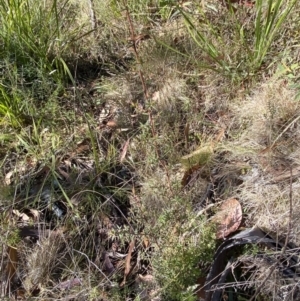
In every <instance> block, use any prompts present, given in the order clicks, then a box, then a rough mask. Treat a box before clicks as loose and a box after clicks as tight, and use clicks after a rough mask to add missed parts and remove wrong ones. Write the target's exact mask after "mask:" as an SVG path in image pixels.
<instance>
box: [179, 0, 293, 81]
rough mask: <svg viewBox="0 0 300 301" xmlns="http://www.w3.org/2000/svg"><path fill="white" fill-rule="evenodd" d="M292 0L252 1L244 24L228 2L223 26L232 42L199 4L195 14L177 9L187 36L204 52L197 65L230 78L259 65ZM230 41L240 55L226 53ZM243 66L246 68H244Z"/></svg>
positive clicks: (281, 28)
mask: <svg viewBox="0 0 300 301" xmlns="http://www.w3.org/2000/svg"><path fill="white" fill-rule="evenodd" d="M296 2H297V0H291V1H288V2H286V1H283V0H276V1H274V0H268V1H267V2H266V1H262V0H259V1H256V3H255V7H254V12H253V14H254V18H253V20H254V22H253V21H252V18H249V22H250V25H247V26H246V25H245V23H243V22H242V21H241V20H239V19H238V17H237V16H236V13H235V11H234V10H233V9H231V4H229V5H230V9H229V10H228V13H227V15H228V20H232V21H231V22H227V24H225V27H226V26H227V27H228V28H229V30H230V31H232V35H233V36H232V37H231V39H232V41H233V44H232V42H229V41H228V36H226V35H225V32H226V31H223V32H222V31H221V32H220V30H219V29H218V28H216V26H215V25H214V21H213V19H212V17H211V16H209V14H208V13H207V12H204V11H203V9H202V8H201V7H197V11H198V13H197V14H196V15H195V14H194V13H190V12H188V11H187V10H184V9H183V8H181V7H178V9H179V11H180V13H181V15H182V16H183V18H184V22H185V25H186V27H187V29H188V32H189V35H190V36H191V38H192V39H193V40H194V42H195V43H196V45H197V47H198V48H199V50H200V51H201V52H202V53H203V54H204V55H205V56H204V60H202V62H201V63H198V65H199V66H200V67H201V68H206V69H211V70H214V71H216V72H218V73H222V74H224V75H226V76H229V77H232V76H236V75H239V74H236V73H237V72H238V73H241V74H244V75H243V76H245V74H246V75H252V74H253V73H255V72H257V71H258V70H259V69H260V68H261V67H262V65H263V64H264V63H265V61H266V59H267V58H268V55H269V53H270V49H271V47H272V45H273V44H274V42H275V41H276V38H277V37H278V36H279V34H280V32H281V31H282V30H283V26H284V23H285V21H286V19H287V18H288V16H289V14H290V13H291V11H292V9H293V7H294V6H295V4H296ZM199 18H200V20H201V21H200V24H199V21H198V20H199ZM231 44H232V45H235V47H237V45H240V46H239V47H240V49H239V52H242V56H241V55H239V56H236V57H235V56H233V55H232V54H230V51H229V47H232V46H230V45H231ZM236 52H238V51H236ZM245 68H246V69H247V70H244V69H245Z"/></svg>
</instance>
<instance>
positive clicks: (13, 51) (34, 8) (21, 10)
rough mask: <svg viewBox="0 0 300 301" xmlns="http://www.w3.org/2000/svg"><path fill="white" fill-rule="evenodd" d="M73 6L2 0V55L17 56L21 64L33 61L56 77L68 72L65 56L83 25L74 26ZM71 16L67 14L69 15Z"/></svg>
mask: <svg viewBox="0 0 300 301" xmlns="http://www.w3.org/2000/svg"><path fill="white" fill-rule="evenodd" d="M72 10H74V7H73V6H72V4H71V3H70V1H68V0H64V1H63V2H58V1H57V0H54V1H51V2H50V1H43V2H39V4H37V3H36V2H35V1H32V0H12V1H7V0H1V1H0V23H1V26H0V29H1V30H0V41H1V43H2V44H3V45H4V50H5V51H4V52H2V53H1V57H2V58H7V57H11V58H14V60H15V61H16V63H17V65H18V66H22V65H24V64H31V65H34V66H36V67H37V68H38V69H42V70H44V71H45V72H48V73H51V74H53V76H54V77H56V78H57V79H62V78H63V77H65V75H69V73H70V72H69V70H68V67H67V65H66V63H65V59H64V57H65V56H66V54H67V53H68V51H70V46H71V45H72V44H73V43H74V42H76V41H77V40H78V39H80V38H81V37H82V36H84V35H86V34H88V33H89V32H87V33H84V34H82V33H81V31H82V28H81V27H76V26H73V27H72V23H73V19H71V18H70V17H71V15H72V14H73V16H75V10H74V12H72ZM67 16H68V17H67Z"/></svg>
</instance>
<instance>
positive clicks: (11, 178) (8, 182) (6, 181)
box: [4, 171, 14, 186]
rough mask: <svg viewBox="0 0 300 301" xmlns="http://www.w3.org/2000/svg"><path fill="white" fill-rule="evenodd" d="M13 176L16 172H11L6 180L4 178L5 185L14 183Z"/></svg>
mask: <svg viewBox="0 0 300 301" xmlns="http://www.w3.org/2000/svg"><path fill="white" fill-rule="evenodd" d="M13 174H14V172H13V171H10V172H8V173H7V174H6V175H5V178H4V183H5V185H7V186H9V185H10V184H11V183H12V180H13Z"/></svg>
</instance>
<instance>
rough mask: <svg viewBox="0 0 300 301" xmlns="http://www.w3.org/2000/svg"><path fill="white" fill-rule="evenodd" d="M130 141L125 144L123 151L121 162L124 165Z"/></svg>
mask: <svg viewBox="0 0 300 301" xmlns="http://www.w3.org/2000/svg"><path fill="white" fill-rule="evenodd" d="M129 141H130V140H129V139H128V140H127V141H126V142H125V144H124V146H123V149H122V153H121V155H120V162H121V163H122V162H123V161H124V159H125V157H126V154H127V150H128V146H129Z"/></svg>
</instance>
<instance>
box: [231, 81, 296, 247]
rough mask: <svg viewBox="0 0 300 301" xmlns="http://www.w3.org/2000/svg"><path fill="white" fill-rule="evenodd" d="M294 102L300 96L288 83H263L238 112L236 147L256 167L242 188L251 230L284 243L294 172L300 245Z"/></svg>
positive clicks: (293, 227) (241, 191)
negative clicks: (259, 230)
mask: <svg viewBox="0 0 300 301" xmlns="http://www.w3.org/2000/svg"><path fill="white" fill-rule="evenodd" d="M294 96H295V91H293V90H291V89H290V88H289V87H288V86H287V85H286V82H285V81H284V80H278V79H277V80H276V79H271V80H269V81H268V82H265V83H263V84H262V85H261V86H260V87H259V88H258V89H257V90H256V91H254V92H253V94H252V95H251V96H249V97H248V99H245V100H244V101H242V102H241V103H239V104H238V105H239V107H238V108H235V114H236V118H237V121H238V122H239V124H240V132H241V134H240V136H239V139H238V140H237V141H236V143H234V145H236V146H237V147H242V148H244V149H245V151H246V152H245V155H246V157H245V158H247V161H248V162H249V163H250V166H251V170H249V171H248V172H247V173H246V174H245V175H244V176H242V177H241V179H243V184H242V185H241V186H240V188H239V197H240V200H241V202H242V206H243V208H244V211H245V212H246V213H247V224H248V225H253V224H256V225H258V226H259V227H262V228H264V229H267V231H271V232H272V233H273V234H276V235H278V236H279V237H284V236H285V235H287V232H288V231H287V228H288V223H289V208H290V205H289V202H290V196H289V195H290V190H291V188H290V181H289V180H290V169H289V168H290V166H291V167H292V179H293V185H292V193H293V204H292V206H293V217H292V225H293V226H292V229H293V230H292V235H291V240H292V241H293V242H295V243H298V244H299V239H298V238H297V237H298V236H299V232H298V231H299V229H298V227H297V223H298V218H297V216H299V213H300V212H298V208H299V205H300V204H299V202H298V198H299V195H300V186H299V182H298V179H297V174H298V173H299V172H298V169H299V161H300V153H299V138H300V130H299V122H298V119H299V118H300V117H299V116H300V106H299V103H298V102H296V101H295V100H294ZM247 150H248V151H247Z"/></svg>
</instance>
